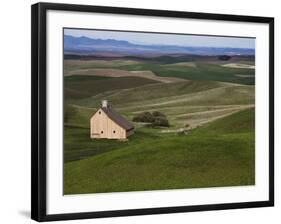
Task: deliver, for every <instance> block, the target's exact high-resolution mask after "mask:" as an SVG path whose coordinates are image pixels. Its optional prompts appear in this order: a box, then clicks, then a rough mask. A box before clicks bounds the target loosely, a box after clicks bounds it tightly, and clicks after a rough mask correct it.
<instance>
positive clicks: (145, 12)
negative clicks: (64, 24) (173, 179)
mask: <svg viewBox="0 0 281 224" xmlns="http://www.w3.org/2000/svg"><path fill="white" fill-rule="evenodd" d="M48 10H63V11H75V12H88V13H91V12H94V13H98V12H99V13H111V14H124V15H141V16H156V17H159V16H161V17H169V18H192V19H205V20H217V21H219V20H221V21H235V22H254V23H264V24H268V25H269V34H268V35H269V76H270V77H269V133H268V134H269V183H268V185H269V200H267V201H255V202H243V203H226V204H208V205H195V206H178V207H160V208H145V209H129V210H114V211H99V212H85V213H70V214H54V215H48V214H47V213H46V143H47V142H46V128H47V120H46V118H47V117H46V115H47V114H46V109H47V106H46V35H47V33H46V12H47V11H48ZM31 25H32V31H31V36H32V47H31V59H32V65H31V73H32V83H31V85H32V90H31V93H32V94H31V95H32V105H31V111H32V114H31V120H32V124H31V125H32V141H31V143H32V155H31V161H32V164H31V175H32V180H31V196H32V198H31V218H32V219H34V220H36V221H54V220H71V219H72V220H73V219H86V218H102V217H116V216H132V215H147V214H162V213H177V212H192V211H206V210H222V209H237V208H253V207H267V206H274V18H270V17H255V16H241V15H224V14H210V13H195V12H183V11H163V10H151V9H137V8H119V7H103V6H89V5H73V4H54V3H37V4H34V5H32V17H31Z"/></svg>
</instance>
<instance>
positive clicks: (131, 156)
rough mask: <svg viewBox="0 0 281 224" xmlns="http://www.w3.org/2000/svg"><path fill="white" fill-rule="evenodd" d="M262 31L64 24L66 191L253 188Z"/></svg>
mask: <svg viewBox="0 0 281 224" xmlns="http://www.w3.org/2000/svg"><path fill="white" fill-rule="evenodd" d="M255 44H256V38H255V37H245V36H243V37H240V36H219V35H218V36H215V35H204V34H200V33H199V34H197V33H190V34H189V33H160V32H159V33H157V32H154V33H153V32H143V31H141V30H140V31H128V30H101V29H99V30H98V29H82V28H79V27H77V28H73V27H69V28H68V27H64V28H63V166H64V167H63V194H64V195H73V194H96V193H113V192H132V191H152V190H173V189H194V188H217V187H236V186H249V185H255Z"/></svg>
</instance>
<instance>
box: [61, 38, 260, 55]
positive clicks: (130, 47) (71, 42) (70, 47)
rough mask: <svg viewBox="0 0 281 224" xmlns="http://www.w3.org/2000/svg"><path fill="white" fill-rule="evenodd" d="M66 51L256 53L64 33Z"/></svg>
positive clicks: (239, 49) (137, 53)
mask: <svg viewBox="0 0 281 224" xmlns="http://www.w3.org/2000/svg"><path fill="white" fill-rule="evenodd" d="M64 51H65V53H78V54H83V53H85V54H98V53H104V52H108V53H119V54H123V55H147V54H156V55H165V54H193V55H254V54H255V49H251V48H224V47H187V46H176V45H144V44H133V43H130V42H128V41H124V40H114V39H93V38H89V37H85V36H82V37H74V36H70V35H64Z"/></svg>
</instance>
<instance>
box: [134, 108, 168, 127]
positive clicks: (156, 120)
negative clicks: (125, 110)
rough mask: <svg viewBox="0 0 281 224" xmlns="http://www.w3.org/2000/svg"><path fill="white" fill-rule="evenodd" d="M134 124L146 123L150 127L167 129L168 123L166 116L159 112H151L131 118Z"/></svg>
mask: <svg viewBox="0 0 281 224" xmlns="http://www.w3.org/2000/svg"><path fill="white" fill-rule="evenodd" d="M133 121H134V122H146V123H150V126H152V127H169V126H170V124H169V121H168V120H167V118H166V115H165V114H163V113H161V112H159V111H153V112H152V113H150V112H143V113H141V114H138V115H136V116H135V117H133Z"/></svg>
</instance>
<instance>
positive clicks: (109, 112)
mask: <svg viewBox="0 0 281 224" xmlns="http://www.w3.org/2000/svg"><path fill="white" fill-rule="evenodd" d="M101 109H102V111H103V112H104V113H105V114H106V115H107V116H108V117H109V118H110V119H111V120H113V121H114V122H116V123H117V124H118V125H120V126H121V127H122V128H124V129H125V130H126V131H130V130H132V129H134V126H133V125H132V124H131V123H130V122H129V121H127V120H126V119H125V118H124V117H122V116H121V115H119V114H118V113H116V112H115V111H114V110H113V109H112V108H109V107H102V108H101Z"/></svg>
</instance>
